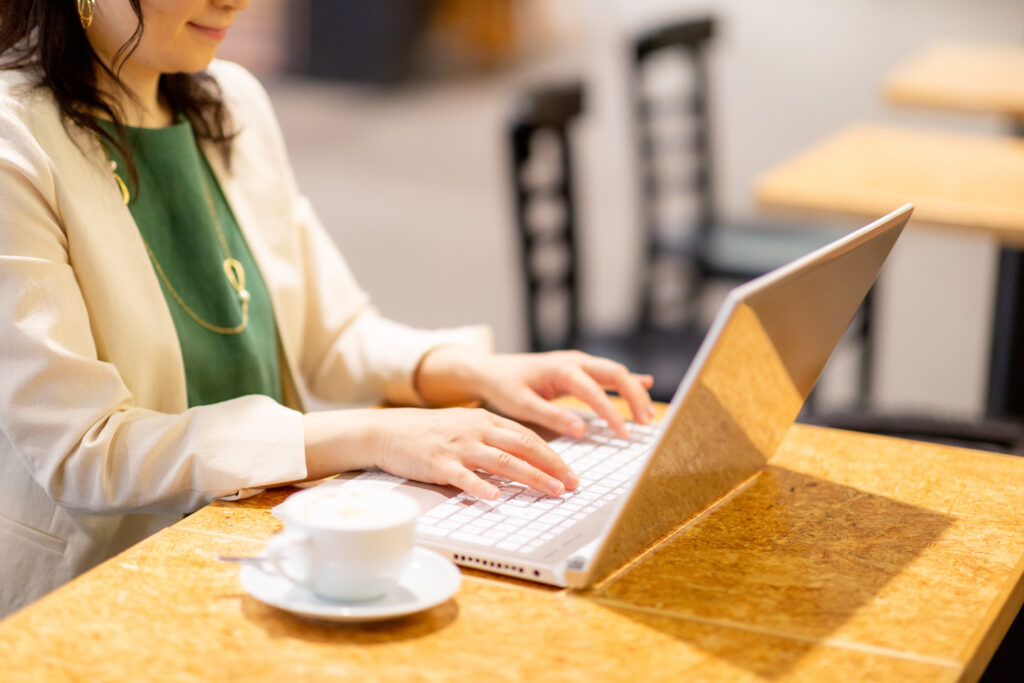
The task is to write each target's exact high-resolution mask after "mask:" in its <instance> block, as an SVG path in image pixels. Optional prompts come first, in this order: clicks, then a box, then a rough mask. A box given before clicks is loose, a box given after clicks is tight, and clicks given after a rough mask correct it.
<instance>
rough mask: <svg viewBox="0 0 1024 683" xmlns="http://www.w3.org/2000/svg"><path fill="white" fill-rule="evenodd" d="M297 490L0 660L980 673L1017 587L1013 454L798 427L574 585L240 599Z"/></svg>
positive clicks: (538, 675) (187, 541)
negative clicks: (254, 560) (315, 604)
mask: <svg viewBox="0 0 1024 683" xmlns="http://www.w3.org/2000/svg"><path fill="white" fill-rule="evenodd" d="M289 491H290V490H273V491H269V492H267V493H264V494H262V495H260V496H257V497H256V498H252V499H249V500H244V501H240V502H236V503H223V502H218V503H214V504H213V505H210V506H208V507H206V508H204V509H203V510H201V511H199V512H197V513H196V514H194V515H191V516H190V517H188V518H187V519H185V520H184V521H182V522H180V523H179V524H177V525H175V526H174V527H171V528H169V529H166V530H164V531H162V532H160V533H159V534H157V535H156V536H154V537H152V538H150V539H149V540H147V541H145V542H143V543H141V544H139V545H137V546H135V547H133V548H131V549H129V550H128V551H127V552H125V553H123V554H122V555H119V556H117V557H115V558H113V559H111V560H109V561H108V562H106V563H104V564H102V565H101V566H99V567H98V568H96V569H94V570H93V571H91V572H89V573H87V574H85V575H84V576H82V577H80V578H78V579H77V580H75V581H73V582H71V583H70V584H68V585H66V586H64V587H63V588H61V589H59V590H57V591H56V592H54V593H52V594H51V595H49V596H47V597H45V598H43V599H42V600H40V601H39V602H37V603H35V604H34V605H32V606H30V607H28V608H26V609H24V610H22V611H20V612H18V613H16V614H14V615H12V616H11V617H9V618H8V619H6V620H5V621H3V622H0V679H2V680H4V681H17V680H26V681H38V680H90V681H125V680H175V681H179V680H203V681H205V680H218V679H235V678H238V679H246V680H250V679H251V680H270V681H281V680H302V681H306V680H328V679H332V680H333V679H344V680H355V681H370V680H372V681H403V682H404V681H411V680H431V681H434V680H454V679H458V680H488V681H533V680H559V681H585V682H587V683H593V682H594V681H648V680H654V681H680V680H703V681H766V680H773V681H775V680H808V681H815V683H820V682H822V681H844V682H846V681H855V680H872V681H877V680H892V681H901V682H903V681H928V682H929V683H933V682H935V681H957V680H974V679H976V678H977V677H978V675H979V674H980V673H981V671H982V670H983V668H984V666H985V663H986V662H987V661H988V659H989V657H990V656H991V654H992V652H993V651H994V649H995V647H996V644H997V643H998V642H999V640H1000V639H1001V637H1002V635H1003V633H1004V632H1005V629H1006V627H1007V624H1008V623H1009V620H1010V619H1011V618H1012V614H1014V613H1015V612H1016V610H1017V609H1018V608H1019V607H1020V605H1021V602H1022V599H1024V579H1022V572H1024V459H1022V458H1014V457H1009V456H1000V455H992V454H983V453H978V452H973V451H966V450H959V449H953V448H947V447H941V446H935V445H925V444H920V443H914V442H907V441H900V440H895V439H887V438H882V437H874V436H866V435H857V434H852V433H846V432H838V431H834V430H827V429H822V428H815V427H807V426H796V427H794V428H793V429H792V430H791V431H790V433H789V435H788V436H787V438H786V440H785V442H784V443H783V445H782V447H781V448H780V449H779V451H778V452H777V453H776V455H775V456H774V458H773V459H772V460H771V461H770V463H769V465H768V467H767V468H766V469H765V470H764V471H763V472H761V474H759V475H758V476H757V478H756V479H755V480H754V482H753V484H751V485H750V486H748V487H747V488H745V489H743V490H741V491H740V492H738V493H737V494H735V495H734V496H732V497H731V498H728V499H726V500H725V501H724V502H722V503H720V504H719V505H718V506H716V507H714V508H712V509H711V510H710V511H708V512H706V513H705V514H703V515H702V516H700V517H699V518H697V519H696V520H695V521H693V522H691V523H689V524H686V525H684V526H682V527H681V528H680V529H678V530H677V531H676V532H674V533H673V534H672V535H671V536H670V537H668V538H667V539H666V540H664V541H663V542H661V543H660V544H659V545H657V546H656V547H655V548H654V549H653V550H651V551H649V552H648V553H646V554H644V555H642V556H641V557H639V558H638V559H637V560H635V561H634V562H632V563H631V564H630V565H628V566H627V567H625V568H624V569H623V570H622V571H620V572H618V573H617V574H614V575H612V576H611V577H610V578H609V579H607V580H606V581H605V582H604V583H602V584H601V585H598V586H596V587H594V588H593V589H592V590H589V591H587V592H582V593H579V592H573V591H568V590H556V589H553V588H549V587H544V586H539V585H533V584H529V583H525V582H520V581H517V580H515V579H503V578H500V577H495V576H490V575H487V574H483V573H479V572H475V571H470V570H465V571H464V578H465V580H464V582H463V586H462V588H461V590H460V591H459V593H458V594H457V595H456V596H455V598H453V599H452V600H450V601H448V602H447V603H445V604H443V605H441V606H439V607H436V608H434V609H432V610H429V611H427V612H425V613H422V614H420V615H417V616H412V617H408V618H404V619H400V620H397V621H393V622H384V623H378V624H369V625H335V624H325V623H318V622H315V621H307V620H304V619H299V618H295V617H293V616H291V615H289V614H287V613H284V612H280V611H278V610H276V609H273V608H271V607H268V606H266V605H263V604H262V603H260V602H258V601H256V600H255V599H253V598H251V597H249V596H248V595H247V594H246V593H245V592H244V591H243V590H242V589H241V587H240V586H239V583H238V568H237V567H235V566H232V565H227V564H224V563H220V562H218V561H216V560H214V559H213V556H214V555H215V554H217V553H228V554H248V553H256V552H259V551H260V550H261V549H262V547H263V545H264V543H265V542H266V541H267V539H268V538H269V537H270V535H271V534H273V533H274V532H275V531H276V530H277V529H278V523H277V522H276V521H275V520H274V519H273V518H272V517H271V516H270V515H269V513H268V509H269V508H270V507H271V506H273V505H274V504H276V503H278V502H280V501H281V500H282V499H283V498H284V497H286V496H287V495H288V493H289Z"/></svg>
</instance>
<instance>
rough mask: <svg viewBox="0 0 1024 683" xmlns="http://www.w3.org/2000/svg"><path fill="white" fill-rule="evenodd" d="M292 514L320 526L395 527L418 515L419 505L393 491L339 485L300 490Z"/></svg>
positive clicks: (346, 527)
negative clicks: (329, 487)
mask: <svg viewBox="0 0 1024 683" xmlns="http://www.w3.org/2000/svg"><path fill="white" fill-rule="evenodd" d="M302 496H303V500H301V502H300V501H298V500H296V501H295V502H296V503H298V505H296V506H295V508H294V509H293V510H292V514H294V515H295V516H296V518H298V519H299V520H300V521H302V522H304V523H306V524H310V525H313V526H319V527H324V526H326V527H331V528H337V529H369V528H378V527H388V526H394V525H396V524H402V523H404V522H407V521H409V520H410V519H414V518H415V517H416V516H418V515H419V506H418V505H417V504H416V502H415V501H413V500H412V499H411V498H409V497H408V496H406V495H404V494H401V493H397V492H395V491H359V490H346V489H344V488H342V487H337V488H331V489H325V490H323V491H317V490H310V491H306V492H303V494H302Z"/></svg>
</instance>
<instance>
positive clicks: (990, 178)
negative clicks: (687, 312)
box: [755, 124, 1024, 246]
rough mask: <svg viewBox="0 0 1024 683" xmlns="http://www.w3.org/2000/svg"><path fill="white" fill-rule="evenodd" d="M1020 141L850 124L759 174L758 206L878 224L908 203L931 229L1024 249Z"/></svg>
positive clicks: (919, 220) (1023, 173)
mask: <svg viewBox="0 0 1024 683" xmlns="http://www.w3.org/2000/svg"><path fill="white" fill-rule="evenodd" d="M1021 188H1024V140H1021V139H1018V138H1014V137H1010V136H984V135H975V134H967V133H955V132H949V131H944V130H929V129H917V128H906V127H898V126H888V125H877V124H854V125H851V126H848V127H846V128H844V129H842V130H840V131H839V132H837V133H835V134H834V135H830V136H829V137H827V138H826V139H824V140H822V141H820V142H818V143H817V144H815V145H813V146H811V147H810V148H809V149H807V150H805V151H804V152H801V153H799V154H797V155H795V156H794V157H792V158H791V159H789V160H787V161H784V162H782V163H781V164H779V165H778V166H776V167H774V168H772V169H770V170H768V171H767V172H765V173H764V174H762V175H761V176H760V177H759V178H758V180H757V183H756V188H755V191H756V196H757V199H758V201H759V202H761V203H762V204H763V205H766V206H770V207H784V208H790V209H793V208H795V209H812V210H818V211H823V212H841V213H849V214H856V215H859V216H866V217H877V216H881V215H883V214H886V213H888V212H890V211H892V210H893V209H896V208H898V207H899V206H900V205H902V204H904V203H906V202H913V203H914V205H915V207H916V208H915V210H914V216H913V219H912V220H911V226H913V225H915V224H920V223H930V224H933V225H937V226H945V227H952V228H959V229H966V230H971V231H974V232H980V233H982V234H987V235H991V236H993V237H995V238H996V239H998V240H999V241H1000V242H1001V243H1003V244H1007V245H1017V246H1019V245H1024V192H1022V191H1021Z"/></svg>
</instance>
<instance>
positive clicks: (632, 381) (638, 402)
mask: <svg viewBox="0 0 1024 683" xmlns="http://www.w3.org/2000/svg"><path fill="white" fill-rule="evenodd" d="M652 384H653V379H652V378H651V376H650V375H636V374H633V373H631V372H630V371H629V369H628V368H626V366H624V365H622V364H621V363H617V362H615V361H612V360H608V359H607V358H599V357H596V356H591V355H589V354H586V353H583V352H582V351H551V352H548V353H524V354H491V353H485V352H482V351H477V350H472V349H465V348H460V347H453V346H445V347H439V348H437V349H434V350H433V351H431V352H430V353H428V354H427V355H426V356H425V357H424V359H423V361H422V362H421V363H420V367H419V369H418V370H417V373H416V388H417V390H418V391H419V393H420V395H421V396H422V397H423V398H424V399H425V400H426V401H428V402H430V403H433V404H454V403H467V402H470V401H474V400H478V401H482V402H484V403H485V404H487V405H489V406H491V407H492V408H494V409H495V410H498V411H499V412H501V413H503V414H505V415H507V416H509V417H511V418H514V419H516V420H519V421H521V422H532V423H534V424H537V425H540V426H542V427H546V428H548V429H551V430H553V431H555V432H558V433H560V434H567V435H569V436H573V437H577V438H579V437H581V436H583V433H584V431H585V429H586V425H585V424H584V423H583V420H581V419H580V418H579V416H578V415H576V414H574V413H573V412H572V411H570V410H567V409H565V408H562V407H560V406H557V405H555V404H553V403H550V400H551V399H553V398H557V397H559V396H575V397H576V398H578V399H580V400H582V401H583V402H585V403H586V404H588V405H589V406H590V407H591V408H592V409H593V410H594V412H595V413H597V414H598V416H600V417H601V418H603V419H604V420H605V421H607V422H608V425H609V426H610V427H611V428H612V429H613V430H614V431H615V432H616V433H617V434H619V435H620V436H623V437H626V436H628V435H629V431H628V429H627V428H626V424H625V420H624V419H623V418H622V416H621V415H619V413H618V411H617V410H616V409H615V407H614V406H613V405H612V402H611V401H610V400H609V398H608V395H607V393H606V392H608V391H614V392H616V393H617V394H619V396H621V397H622V398H623V399H625V401H626V403H627V404H628V405H629V408H630V411H631V412H632V414H633V419H634V421H636V422H638V423H639V424H647V423H648V422H650V421H651V419H652V418H653V417H654V407H653V406H652V405H651V397H650V396H649V395H648V394H647V390H648V389H649V388H650V387H651V385H652Z"/></svg>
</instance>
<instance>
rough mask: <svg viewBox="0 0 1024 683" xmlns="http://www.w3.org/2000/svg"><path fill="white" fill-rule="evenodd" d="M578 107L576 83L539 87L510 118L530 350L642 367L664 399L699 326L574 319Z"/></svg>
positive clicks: (577, 315) (693, 347)
mask: <svg viewBox="0 0 1024 683" xmlns="http://www.w3.org/2000/svg"><path fill="white" fill-rule="evenodd" d="M582 110H583V88H582V86H581V85H580V84H579V83H578V82H572V83H567V84H563V85H556V86H549V87H541V88H536V89H534V90H531V91H529V92H527V93H525V94H524V95H523V96H522V97H521V98H520V99H519V100H518V102H517V106H516V109H515V111H514V114H513V116H512V121H511V122H510V125H509V143H510V147H511V150H510V151H511V175H512V185H513V189H514V201H515V217H516V226H517V228H518V232H519V236H520V238H521V244H522V251H521V256H522V267H523V273H524V280H525V284H526V310H527V328H528V333H529V344H530V349H531V350H532V351H547V350H554V349H564V348H577V349H581V350H583V351H586V352H588V353H593V354H595V355H600V356H606V357H608V358H613V359H615V360H618V361H620V362H623V363H625V364H626V365H627V366H628V367H629V368H630V369H632V370H634V371H635V372H640V373H649V374H651V375H653V376H654V378H655V383H654V389H653V390H652V396H653V397H654V398H655V399H656V400H661V401H667V400H669V399H671V397H672V393H673V391H674V390H675V388H676V386H677V385H678V384H679V381H680V380H681V379H682V376H683V374H684V372H685V371H686V368H687V366H688V365H689V361H690V359H692V357H693V356H694V355H695V354H696V352H697V348H698V346H699V345H700V342H701V340H702V338H703V330H702V329H700V328H699V327H698V326H697V325H695V324H693V323H692V322H691V321H682V322H680V323H678V324H675V325H672V326H670V327H655V326H654V325H652V324H649V322H650V321H648V320H642V321H641V322H640V324H638V325H635V326H633V327H632V328H631V329H629V330H627V331H625V332H622V333H618V334H595V333H593V332H590V331H587V330H586V327H585V326H584V325H583V324H582V322H581V303H582V302H581V297H580V267H579V263H580V253H579V241H578V226H577V213H576V204H575V193H574V187H573V172H572V164H573V161H572V124H573V122H574V121H575V120H576V119H577V118H578V117H579V115H580V114H581V112H582Z"/></svg>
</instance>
